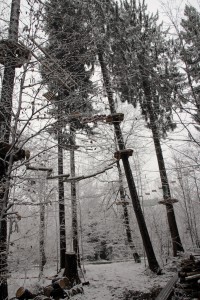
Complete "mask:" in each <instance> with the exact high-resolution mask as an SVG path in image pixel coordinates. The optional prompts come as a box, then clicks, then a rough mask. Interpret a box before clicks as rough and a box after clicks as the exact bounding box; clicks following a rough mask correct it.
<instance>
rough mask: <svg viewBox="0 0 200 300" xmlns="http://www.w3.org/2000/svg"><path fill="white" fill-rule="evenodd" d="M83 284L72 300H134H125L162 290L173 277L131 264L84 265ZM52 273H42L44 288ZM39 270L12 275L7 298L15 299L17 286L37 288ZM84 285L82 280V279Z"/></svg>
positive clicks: (131, 262)
mask: <svg viewBox="0 0 200 300" xmlns="http://www.w3.org/2000/svg"><path fill="white" fill-rule="evenodd" d="M84 268H85V271H86V272H85V280H86V281H89V282H90V285H88V286H84V294H83V295H80V294H79V295H76V296H73V297H72V299H74V300H111V299H112V300H113V299H136V298H125V294H126V295H128V294H129V291H141V292H146V293H147V292H149V291H150V290H151V289H152V288H154V287H155V288H157V287H158V286H161V287H163V286H165V284H166V283H167V281H168V280H169V279H170V278H171V277H172V276H173V274H174V273H173V272H171V271H165V270H164V272H163V273H164V274H163V275H160V276H157V275H155V274H153V273H152V272H150V271H149V270H148V269H147V268H146V267H145V265H144V263H141V264H136V263H135V262H134V261H126V262H112V263H105V264H86V265H85V266H84ZM55 274H56V272H55V269H54V270H53V269H48V270H45V276H44V279H43V280H41V281H40V284H42V285H43V286H45V285H48V284H50V283H51V281H50V279H49V280H48V277H49V276H53V275H55ZM37 276H38V270H36V269H35V270H26V272H25V273H24V274H23V273H22V272H21V273H20V275H19V273H12V276H11V278H10V279H9V297H10V298H11V297H14V296H15V292H16V290H17V289H18V288H19V287H20V286H24V287H26V288H31V289H33V286H34V285H38V277H37ZM82 281H84V278H82Z"/></svg>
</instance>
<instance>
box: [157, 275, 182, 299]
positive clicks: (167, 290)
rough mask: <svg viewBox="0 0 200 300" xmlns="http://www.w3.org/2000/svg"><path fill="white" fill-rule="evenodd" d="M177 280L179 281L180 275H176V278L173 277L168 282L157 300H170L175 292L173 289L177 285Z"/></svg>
mask: <svg viewBox="0 0 200 300" xmlns="http://www.w3.org/2000/svg"><path fill="white" fill-rule="evenodd" d="M177 280H178V274H176V275H174V277H172V278H171V279H170V280H169V281H168V283H167V284H166V286H165V287H164V288H163V289H162V291H161V292H160V294H159V295H158V296H157V297H156V299H155V300H168V299H169V297H170V296H171V294H172V292H173V287H174V285H175V283H176V282H177Z"/></svg>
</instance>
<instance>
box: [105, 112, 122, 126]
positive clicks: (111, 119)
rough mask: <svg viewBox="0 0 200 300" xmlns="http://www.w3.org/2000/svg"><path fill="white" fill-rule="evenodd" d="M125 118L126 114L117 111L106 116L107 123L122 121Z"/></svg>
mask: <svg viewBox="0 0 200 300" xmlns="http://www.w3.org/2000/svg"><path fill="white" fill-rule="evenodd" d="M123 120H124V114H122V113H116V114H112V115H109V116H107V117H106V123H109V124H113V123H121V122H122V121H123Z"/></svg>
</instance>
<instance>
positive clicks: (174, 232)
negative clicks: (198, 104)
mask: <svg viewBox="0 0 200 300" xmlns="http://www.w3.org/2000/svg"><path fill="white" fill-rule="evenodd" d="M139 61H140V72H141V75H142V84H143V90H144V94H145V97H146V103H147V109H148V112H149V118H150V126H151V130H152V135H153V142H154V146H155V151H156V156H157V161H158V166H159V172H160V179H161V183H162V190H163V198H164V200H166V201H167V200H168V199H171V192H170V187H169V181H168V177H167V172H166V168H165V162H164V158H163V153H162V148H161V144H160V139H159V133H158V128H157V125H156V120H155V117H154V112H153V109H152V105H151V101H152V98H151V86H150V83H149V80H148V74H146V73H147V72H146V70H147V69H148V68H145V65H144V59H143V58H139ZM166 210H167V219H168V224H169V229H170V234H171V238H172V245H173V255H174V256H176V255H177V252H178V251H181V252H183V251H184V249H183V246H182V243H181V239H180V236H179V231H178V227H177V223H176V217H175V213H174V208H173V205H172V204H170V203H167V204H166Z"/></svg>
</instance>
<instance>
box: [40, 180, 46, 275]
mask: <svg viewBox="0 0 200 300" xmlns="http://www.w3.org/2000/svg"><path fill="white" fill-rule="evenodd" d="M41 183H42V184H45V183H44V181H43V180H41ZM41 187H42V186H40V190H41ZM41 195H42V193H41ZM41 195H40V196H39V197H40V228H39V253H40V265H39V271H40V274H39V277H40V278H41V277H42V275H43V270H44V266H45V264H46V255H45V241H44V240H45V204H44V199H42V198H41Z"/></svg>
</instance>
